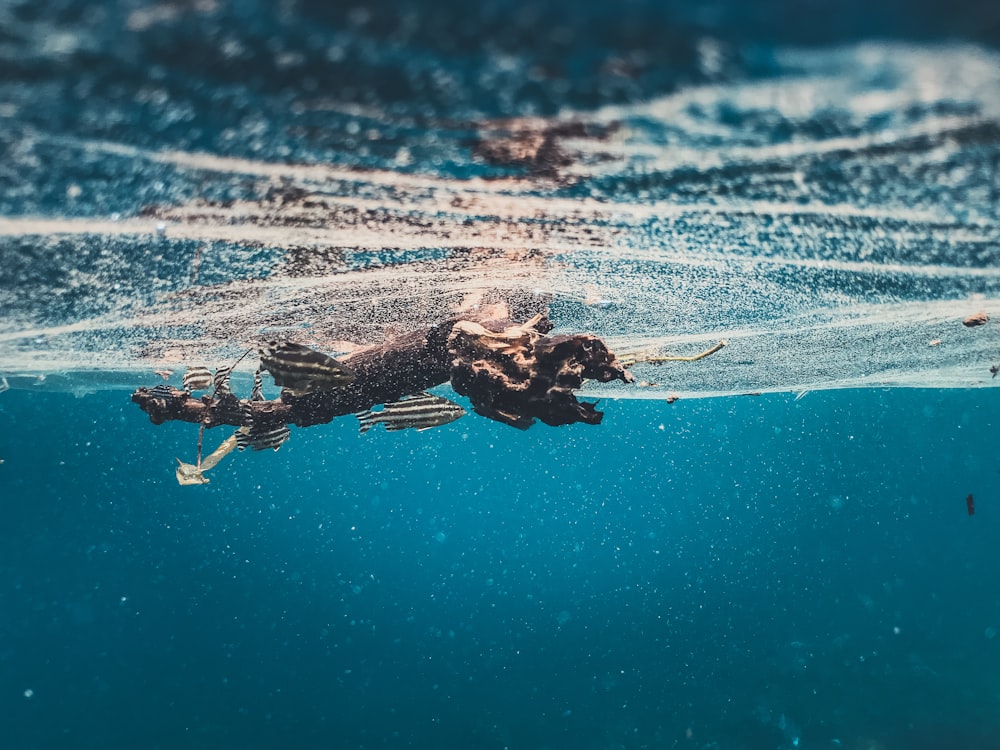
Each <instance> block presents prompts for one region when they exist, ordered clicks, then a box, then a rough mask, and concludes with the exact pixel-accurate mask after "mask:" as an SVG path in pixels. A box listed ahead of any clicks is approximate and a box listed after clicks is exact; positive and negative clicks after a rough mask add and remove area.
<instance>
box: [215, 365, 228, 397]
mask: <svg viewBox="0 0 1000 750" xmlns="http://www.w3.org/2000/svg"><path fill="white" fill-rule="evenodd" d="M232 374H233V366H232V365H223V366H222V367H220V368H219V369H218V370H216V371H215V377H214V378H212V384H213V385H214V386H215V392H216V393H222V394H226V393H232V391H231V390H230V389H229V376H230V375H232Z"/></svg>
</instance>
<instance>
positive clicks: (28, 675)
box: [0, 390, 1000, 749]
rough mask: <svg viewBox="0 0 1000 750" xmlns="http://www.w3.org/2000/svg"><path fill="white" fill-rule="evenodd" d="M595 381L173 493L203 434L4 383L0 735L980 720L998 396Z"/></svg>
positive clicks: (474, 735) (651, 739)
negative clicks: (544, 400)
mask: <svg viewBox="0 0 1000 750" xmlns="http://www.w3.org/2000/svg"><path fill="white" fill-rule="evenodd" d="M603 405H604V408H606V413H607V416H606V419H605V421H604V423H603V424H602V425H600V426H599V427H584V426H577V427H573V428H561V429H549V428H542V427H536V428H533V429H531V430H529V431H527V432H524V433H521V432H517V431H515V430H512V429H510V428H506V427H503V426H501V425H497V424H493V423H489V422H487V421H486V420H483V419H481V418H479V417H476V416H474V415H473V416H470V417H467V418H465V419H462V420H460V421H459V422H456V423H455V424H453V425H450V426H448V427H445V428H440V429H438V430H433V431H428V432H425V433H414V434H406V433H403V434H386V433H384V432H383V431H381V430H379V431H377V432H374V433H370V434H368V435H364V436H360V435H357V434H356V426H355V424H354V423H353V420H352V419H350V418H346V419H342V420H339V421H338V422H337V423H335V424H332V425H325V426H320V427H316V428H311V429H309V430H299V429H295V430H293V434H292V439H291V440H290V441H289V443H288V444H287V445H286V446H285V447H284V448H282V449H281V450H280V451H279V452H278V453H272V452H267V453H265V454H234V455H232V456H230V457H228V458H227V459H225V460H224V462H223V463H222V464H221V465H220V466H219V467H218V468H217V469H215V470H214V474H213V482H212V484H211V485H208V486H206V487H194V488H191V487H184V488H182V487H178V486H177V485H176V484H175V482H174V479H173V475H172V474H173V466H172V464H173V458H174V456H180V457H181V458H184V459H187V460H192V459H193V453H194V448H195V442H196V435H197V429H196V428H195V427H193V426H191V425H181V424H177V423H174V424H168V425H165V426H160V427H154V426H152V425H150V424H149V423H148V421H147V420H146V417H145V415H144V414H142V412H141V411H139V409H137V408H136V407H135V406H134V405H132V404H130V403H128V400H127V397H126V396H125V395H123V394H122V393H120V392H119V393H115V392H106V393H101V394H97V395H92V396H89V397H87V398H86V399H83V400H77V399H74V398H73V397H71V396H66V395H58V394H49V395H45V394H26V393H24V392H17V391H11V392H8V393H5V394H4V395H3V397H2V402H0V407H2V412H0V435H2V436H3V438H2V440H0V457H2V458H3V459H4V461H5V462H4V464H3V465H2V466H0V472H2V475H0V481H2V487H3V493H2V497H3V501H2V511H3V519H4V520H3V524H2V525H0V716H3V717H4V722H3V723H4V735H5V738H6V739H5V743H4V746H5V747H11V748H25V749H27V748H49V747H75V748H87V747H93V748H97V747H102V748H108V747H122V748H125V747H147V748H182V747H183V748H217V747H246V748H251V747H261V748H263V747H279V746H284V747H291V746H294V747H301V748H313V747H316V748H319V747H423V748H430V747H434V748H468V747H482V748H502V747H511V748H514V747H552V748H555V747H576V748H610V747H625V748H641V747H673V746H674V743H675V742H677V743H679V744H678V745H677V746H679V747H697V748H701V747H706V746H708V743H709V742H712V741H715V742H718V743H720V744H719V745H718V746H719V747H725V748H777V747H789V746H790V743H791V742H792V741H793V739H794V737H796V736H798V737H800V747H804V748H832V747H854V748H861V747H885V748H939V747H940V748H943V747H966V748H995V747H1000V739H998V738H1000V712H998V711H997V700H998V696H997V690H996V674H997V673H998V669H1000V638H998V637H996V631H997V629H1000V599H998V597H997V586H996V580H995V571H996V570H997V568H998V563H1000V547H998V545H997V530H998V528H1000V525H998V524H1000V505H998V504H1000V495H998V493H997V487H998V486H1000V482H998V478H1000V459H998V458H997V453H996V449H995V443H994V436H995V435H996V434H997V429H998V427H1000V413H998V409H997V407H996V403H995V399H994V398H993V393H992V392H990V391H944V392H942V391H921V390H898V391H875V390H869V391H841V392H830V393H812V394H809V395H808V396H807V397H806V398H804V399H801V400H798V401H795V400H793V398H792V397H791V396H790V395H788V396H786V395H770V396H762V397H743V398H731V399H713V400H701V401H684V400H682V401H679V402H677V403H675V404H673V405H670V406H668V405H666V404H665V403H663V402H642V401H628V400H626V401H604V402H603ZM55 415H58V417H56V416H55ZM223 437H224V434H223V433H222V430H221V429H218V430H214V431H211V432H209V433H208V439H207V445H208V446H209V447H214V444H215V443H216V442H218V441H219V440H221V439H222V438H223ZM970 492H972V493H975V495H976V498H977V513H976V515H975V516H973V517H971V518H970V517H969V516H968V515H967V514H966V509H965V496H966V494H968V493H970ZM28 689H30V690H32V691H33V695H32V696H31V697H30V698H27V697H25V695H24V691H25V690H28ZM688 731H690V739H687V738H686V733H687V732H688ZM834 740H838V741H839V742H840V743H841V744H840V745H837V744H836V743H835V742H834ZM870 740H871V741H878V742H881V743H883V744H881V745H870V744H864V743H866V742H869V741H870Z"/></svg>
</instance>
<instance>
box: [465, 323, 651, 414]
mask: <svg viewBox="0 0 1000 750" xmlns="http://www.w3.org/2000/svg"><path fill="white" fill-rule="evenodd" d="M543 321H544V322H545V323H547V321H545V319H544V318H541V316H536V317H535V318H533V319H532V320H530V321H528V322H527V323H525V324H523V325H520V326H511V327H509V328H507V329H505V330H504V331H501V332H495V331H490V330H488V329H486V328H485V327H484V326H481V325H479V324H477V323H472V322H469V321H459V322H458V323H456V324H455V326H454V328H453V329H452V334H451V337H450V339H449V342H450V348H451V352H452V354H453V355H454V357H455V358H454V360H453V362H452V367H451V385H452V387H453V388H454V389H455V390H456V391H457V392H458V393H461V394H462V395H464V396H468V397H469V399H470V400H471V401H472V405H473V407H474V408H475V410H476V413H477V414H480V415H482V416H484V417H489V418H490V419H495V420H497V421H499V422H503V423H505V424H509V425H512V426H513V427H518V428H520V429H527V428H528V427H530V426H531V425H532V424H534V422H535V419H540V420H542V422H544V423H545V424H548V425H553V426H557V425H564V424H573V423H575V422H585V423H587V424H599V423H600V422H601V419H602V418H603V417H604V414H603V413H602V412H599V411H597V410H596V409H595V405H594V404H591V403H586V402H580V401H577V399H576V396H575V395H574V394H573V391H574V390H576V389H578V388H579V387H580V386H581V385H583V381H584V380H585V379H593V380H598V381H600V382H602V383H607V382H609V381H611V380H622V381H624V382H626V383H631V382H632V379H633V378H632V375H631V373H629V372H628V371H627V370H626V369H625V368H624V367H622V366H621V365H620V364H618V363H617V362H616V361H615V355H614V354H612V353H611V352H610V351H609V350H608V348H607V347H606V346H605V345H604V342H603V341H601V340H600V339H598V338H596V337H594V336H589V335H575V336H546V335H544V334H543V330H548V329H547V328H546V329H540V328H539V324H540V323H542V322H543Z"/></svg>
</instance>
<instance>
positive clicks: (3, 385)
mask: <svg viewBox="0 0 1000 750" xmlns="http://www.w3.org/2000/svg"><path fill="white" fill-rule="evenodd" d="M9 390H10V383H8V382H7V378H0V393H3V392H4V391H9Z"/></svg>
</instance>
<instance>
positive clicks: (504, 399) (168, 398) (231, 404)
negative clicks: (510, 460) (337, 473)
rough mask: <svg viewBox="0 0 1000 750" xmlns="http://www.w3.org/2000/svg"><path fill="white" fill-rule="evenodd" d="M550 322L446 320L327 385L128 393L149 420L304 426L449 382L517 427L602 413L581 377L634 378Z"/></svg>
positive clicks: (603, 350)
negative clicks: (581, 396)
mask: <svg viewBox="0 0 1000 750" xmlns="http://www.w3.org/2000/svg"><path fill="white" fill-rule="evenodd" d="M551 330H552V324H551V323H550V322H549V321H548V319H546V318H545V317H543V316H540V315H539V316H536V317H535V318H533V319H532V320H530V321H528V322H527V323H524V324H522V325H512V324H511V321H496V320H482V321H478V322H476V321H470V320H450V321H447V322H445V323H442V324H440V325H437V326H434V327H432V328H430V329H428V330H424V331H418V332H412V333H409V334H407V335H404V336H401V337H399V338H397V339H395V340H393V341H392V342H390V343H388V344H385V345H382V346H374V347H368V348H365V349H360V350H358V351H356V352H354V353H352V354H351V355H349V356H347V357H344V358H343V359H342V360H341V361H342V362H343V363H344V364H345V365H346V366H347V367H348V368H350V370H351V371H352V372H353V373H354V374H355V376H356V377H355V380H354V381H353V382H351V383H349V384H347V385H345V386H342V387H339V388H337V389H336V390H333V391H324V392H319V393H309V394H305V395H301V396H293V395H291V394H290V393H289V392H288V391H283V392H282V394H281V395H280V396H279V397H278V398H277V399H274V400H271V401H241V400H240V399H239V398H237V397H236V396H235V395H233V394H230V393H225V394H220V395H218V396H214V397H213V396H211V395H206V396H203V397H201V398H196V397H194V396H192V395H191V394H189V393H187V392H186V391H183V390H178V389H176V388H168V387H164V386H162V385H161V386H158V387H156V388H139V389H138V390H136V391H135V393H133V394H132V400H133V401H134V402H135V403H136V404H138V405H139V407H140V408H141V409H142V410H143V411H145V412H146V413H147V414H148V415H149V418H150V420H151V421H152V422H153V423H154V424H162V423H163V422H167V421H171V420H180V421H184V422H191V423H194V424H200V425H202V426H204V427H206V428H207V427H215V426H217V425H223V424H228V425H233V426H243V425H246V424H247V423H248V421H249V422H251V423H252V424H255V425H278V424H294V425H298V426H299V427H308V426H310V425H316V424H322V423H325V422H330V421H331V420H333V419H334V418H336V417H340V416H344V415H347V414H354V413H356V412H359V411H363V410H365V409H368V408H370V407H371V406H374V405H375V404H384V403H391V402H394V401H398V400H399V399H401V398H402V397H404V396H408V395H411V394H414V393H418V392H420V391H423V390H426V389H427V388H432V387H434V386H436V385H442V384H444V383H449V382H450V383H451V385H452V387H454V388H455V390H456V391H457V392H458V393H461V394H463V395H466V396H468V397H469V398H470V400H471V401H472V403H473V406H474V407H475V410H476V412H477V413H479V414H481V415H483V416H486V417H489V418H490V419H495V420H498V421H500V422H504V423H505V424H510V425H514V426H516V427H520V428H522V429H523V428H526V427H528V426H530V425H531V424H532V423H533V422H534V420H535V419H536V418H537V419H540V420H542V421H543V422H545V423H546V424H550V425H562V424H572V423H574V422H585V423H587V424H597V423H599V422H600V421H601V417H602V416H603V415H602V413H601V412H599V411H597V410H596V409H595V408H594V405H593V404H588V403H581V402H578V401H577V400H576V396H575V395H574V394H573V391H574V390H575V389H577V388H579V387H580V385H582V383H583V380H584V379H588V378H592V379H596V380H600V381H601V382H609V381H611V380H615V379H619V380H622V381H624V382H631V380H632V376H631V375H630V374H629V372H628V371H627V370H626V369H625V368H624V367H623V366H622V365H620V364H619V363H618V362H616V360H615V356H614V354H612V353H611V352H610V351H609V350H608V349H607V347H606V346H605V345H604V343H603V342H602V341H601V340H600V339H597V338H595V337H593V336H589V335H583V334H581V335H571V336H548V335H547V334H548V333H549V331H551ZM248 410H249V414H248ZM248 418H249V419H248Z"/></svg>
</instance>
